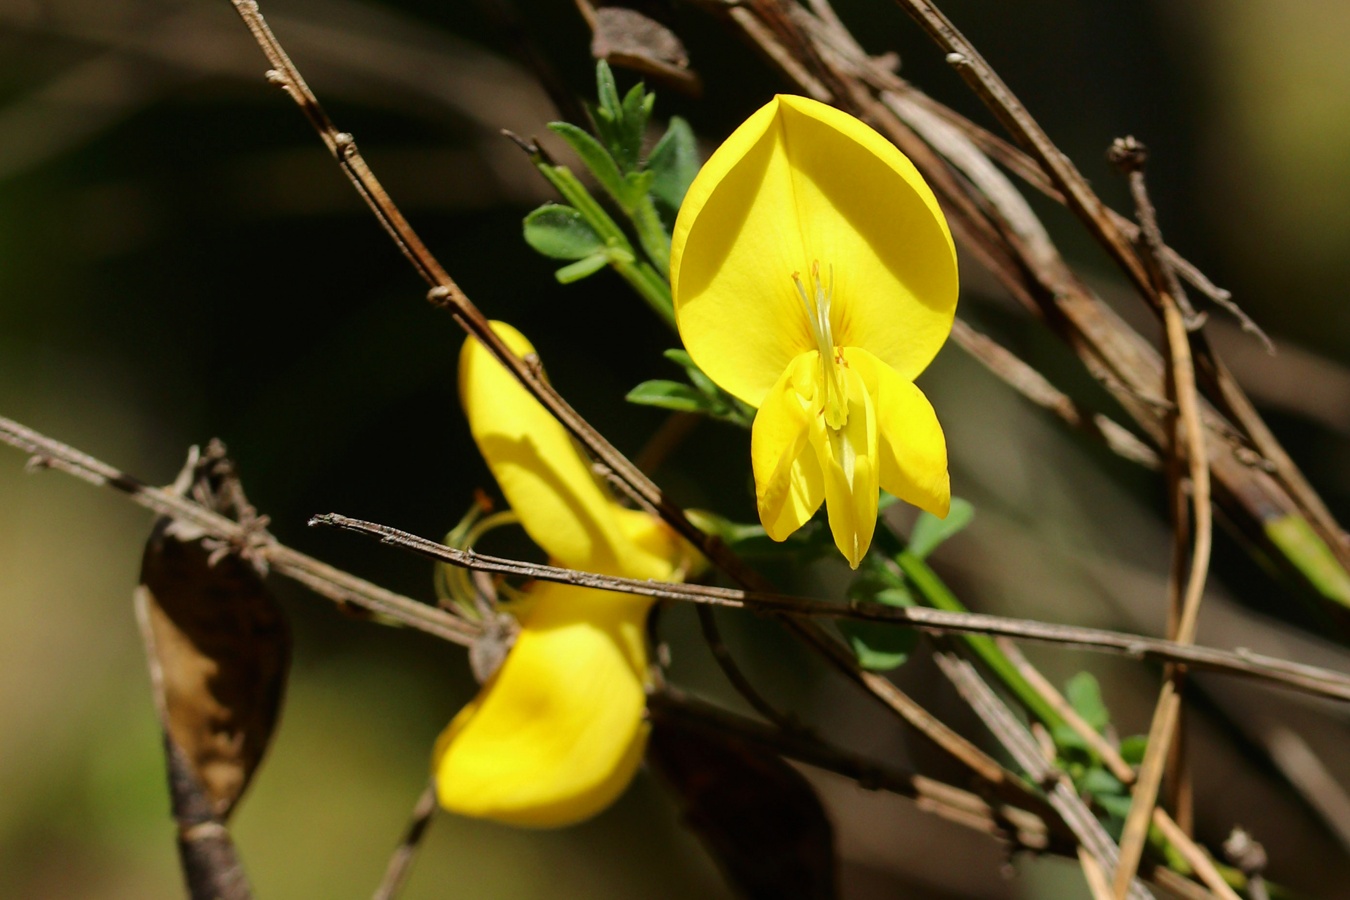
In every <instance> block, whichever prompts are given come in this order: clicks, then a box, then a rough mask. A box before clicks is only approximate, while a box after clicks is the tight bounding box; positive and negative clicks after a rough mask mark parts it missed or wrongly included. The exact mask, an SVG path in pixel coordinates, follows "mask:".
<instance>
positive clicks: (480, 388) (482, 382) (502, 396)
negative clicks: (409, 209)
mask: <svg viewBox="0 0 1350 900" xmlns="http://www.w3.org/2000/svg"><path fill="white" fill-rule="evenodd" d="M492 327H493V330H494V331H496V332H497V334H498V335H499V336H500V337H501V338H502V340H504V341H505V342H506V344H507V345H508V346H509V347H510V348H511V349H512V350H513V351H515V352H516V353H517V354H519V355H520V356H526V355H528V354H531V353H533V352H534V347H532V346H531V345H530V342H529V341H528V340H526V339H525V337H524V336H523V335H522V334H521V333H520V332H519V331H517V330H516V329H514V328H512V327H511V326H510V325H507V324H506V323H505V322H493V323H492ZM459 395H460V402H461V403H462V404H463V406H464V413H465V415H466V416H467V417H468V420H469V430H470V431H471V432H472V433H473V439H474V441H475V442H477V444H478V449H479V451H480V452H481V453H482V454H483V459H485V460H486V461H487V464H488V468H489V469H491V470H492V475H493V477H494V478H496V479H497V484H498V485H499V486H500V487H501V489H502V494H503V495H504V496H505V497H506V502H507V503H508V504H509V505H510V506H511V508H512V509H513V510H515V512H516V514H517V515H518V516H520V524H521V527H523V528H524V529H525V531H526V533H527V534H529V536H530V537H531V538H532V539H533V540H534V542H535V543H536V544H538V545H539V546H540V547H543V548H544V550H545V551H546V552H547V553H548V555H549V556H551V557H552V558H554V559H556V560H557V561H558V562H559V563H561V564H562V565H565V566H571V567H573V568H578V569H587V570H590V571H598V572H603V573H606V574H618V573H622V574H624V575H627V576H629V577H632V578H663V577H665V576H666V575H667V574H668V573H669V572H670V567H671V564H670V561H669V560H668V559H666V558H663V557H661V556H660V555H657V554H653V553H651V552H650V551H649V550H647V549H645V548H644V547H641V546H637V545H634V544H632V543H631V542H630V541H628V540H627V539H626V538H625V537H624V535H623V533H622V531H621V529H620V528H619V527H618V524H617V522H616V521H615V513H616V511H618V510H620V509H622V508H621V507H619V506H618V505H617V504H616V503H615V502H614V499H613V498H612V497H610V496H609V493H608V492H607V491H605V490H604V489H603V488H602V487H601V486H600V485H599V484H598V483H597V482H596V480H595V478H594V477H593V476H592V475H591V469H590V465H589V464H588V463H587V461H586V460H585V459H584V458H583V457H582V456H581V454H580V453H579V452H578V451H577V449H576V447H575V445H574V444H573V443H572V438H571V436H570V435H569V434H568V433H567V431H566V430H565V429H564V428H563V427H562V425H560V424H558V421H557V420H556V419H554V418H553V416H551V415H550V414H549V412H548V410H546V409H544V407H543V406H542V405H540V403H539V401H537V400H535V399H534V398H533V397H532V396H530V394H529V392H528V391H526V390H525V388H523V387H521V385H520V384H519V382H517V381H516V379H515V378H514V377H512V375H511V374H510V373H509V372H507V371H506V369H505V368H504V367H503V366H502V365H501V363H499V362H498V361H497V360H496V359H494V358H493V357H492V355H491V354H490V353H489V352H488V351H487V349H486V348H485V347H484V346H483V345H482V344H480V343H479V342H478V341H477V340H476V339H474V338H470V339H469V340H467V341H466V342H465V344H464V349H463V350H462V351H461V352H460V357H459Z"/></svg>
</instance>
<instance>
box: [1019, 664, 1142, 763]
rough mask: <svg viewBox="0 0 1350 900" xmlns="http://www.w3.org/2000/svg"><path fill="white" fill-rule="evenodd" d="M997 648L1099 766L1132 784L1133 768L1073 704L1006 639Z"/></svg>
mask: <svg viewBox="0 0 1350 900" xmlns="http://www.w3.org/2000/svg"><path fill="white" fill-rule="evenodd" d="M998 647H999V649H1000V650H1002V651H1003V655H1004V656H1006V657H1008V661H1009V662H1011V663H1012V664H1013V665H1014V666H1016V667H1017V671H1019V672H1021V673H1022V677H1023V678H1025V679H1026V680H1027V683H1028V684H1030V685H1031V686H1032V687H1033V688H1035V689H1036V691H1037V692H1038V693H1039V694H1040V695H1041V696H1042V697H1044V698H1045V699H1046V701H1047V702H1048V703H1049V704H1050V706H1051V707H1053V708H1054V710H1055V711H1056V712H1057V713H1059V714H1060V716H1061V717H1063V719H1064V722H1065V724H1067V725H1068V726H1069V727H1070V728H1072V729H1073V730H1074V732H1075V733H1076V734H1077V735H1078V736H1079V737H1081V738H1082V739H1083V741H1084V743H1086V744H1087V745H1088V747H1089V748H1091V749H1092V751H1093V752H1094V753H1096V754H1097V755H1098V756H1100V757H1101V759H1102V762H1104V763H1106V767H1107V768H1108V769H1110V770H1111V774H1112V775H1114V776H1116V779H1117V780H1119V781H1120V782H1121V784H1133V783H1134V768H1133V767H1131V766H1130V764H1129V763H1127V762H1126V761H1125V760H1124V759H1123V758H1122V757H1121V755H1120V751H1118V750H1117V749H1116V747H1115V745H1114V744H1112V743H1111V742H1110V741H1108V740H1107V739H1106V738H1104V737H1102V735H1101V732H1099V731H1097V729H1095V728H1093V727H1092V726H1091V725H1089V724H1088V722H1087V721H1086V720H1085V719H1084V718H1083V717H1082V716H1080V715H1079V714H1078V710H1076V709H1074V708H1073V704H1072V703H1070V702H1069V701H1068V700H1066V699H1065V697H1064V695H1063V694H1061V693H1060V692H1059V691H1058V690H1057V689H1056V688H1055V686H1054V685H1053V684H1051V683H1050V680H1049V679H1048V678H1046V677H1045V676H1044V675H1042V674H1041V673H1040V670H1039V669H1037V668H1036V667H1035V666H1033V665H1032V664H1031V661H1030V660H1028V659H1027V658H1026V657H1025V656H1023V655H1022V651H1021V650H1019V649H1018V648H1017V645H1016V644H1014V643H1013V642H1012V641H1011V640H1009V639H1008V638H999V639H998Z"/></svg>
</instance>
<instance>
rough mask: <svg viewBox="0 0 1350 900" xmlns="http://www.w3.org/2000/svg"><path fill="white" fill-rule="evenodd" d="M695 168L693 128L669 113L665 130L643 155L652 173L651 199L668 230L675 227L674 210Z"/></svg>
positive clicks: (695, 173)
mask: <svg viewBox="0 0 1350 900" xmlns="http://www.w3.org/2000/svg"><path fill="white" fill-rule="evenodd" d="M698 170H699V158H698V142H697V141H696V140H694V130H693V129H692V128H690V127H689V123H688V122H686V121H685V120H684V119H681V118H680V117H679V116H672V117H671V119H670V126H669V127H668V128H666V133H665V134H664V135H662V137H661V140H659V141H657V143H656V146H655V147H653V148H652V152H651V155H650V156H648V157H647V171H649V172H651V173H652V175H653V178H652V186H651V195H652V199H653V200H654V201H655V202H656V211H657V212H658V213H659V214H660V216H661V221H662V222H663V223H664V224H665V226H666V229H667V230H668V231H669V230H671V229H673V228H674V227H675V214H676V213H678V212H679V210H680V204H681V203H683V202H684V195H685V194H686V193H687V192H688V191H689V185H691V184H693V182H694V176H695V175H697V174H698Z"/></svg>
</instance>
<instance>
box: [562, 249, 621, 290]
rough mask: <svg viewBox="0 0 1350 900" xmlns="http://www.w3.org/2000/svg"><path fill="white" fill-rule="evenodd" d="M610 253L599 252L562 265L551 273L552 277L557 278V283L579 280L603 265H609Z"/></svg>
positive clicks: (598, 269)
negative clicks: (567, 264)
mask: <svg viewBox="0 0 1350 900" xmlns="http://www.w3.org/2000/svg"><path fill="white" fill-rule="evenodd" d="M609 260H610V255H609V254H608V253H607V252H603V251H602V252H600V253H596V254H593V255H591V256H588V257H586V258H585V259H579V260H577V261H576V262H574V263H572V264H571V265H570V266H563V267H562V268H561V269H559V270H558V271H556V272H554V273H553V277H554V278H556V279H558V283H559V284H571V283H572V282H574V281H580V280H581V279H583V278H585V277H586V276H587V275H594V274H595V273H596V272H599V271H600V270H601V269H603V268H604V267H605V266H607V265H609Z"/></svg>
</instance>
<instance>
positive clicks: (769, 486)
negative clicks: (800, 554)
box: [750, 350, 825, 541]
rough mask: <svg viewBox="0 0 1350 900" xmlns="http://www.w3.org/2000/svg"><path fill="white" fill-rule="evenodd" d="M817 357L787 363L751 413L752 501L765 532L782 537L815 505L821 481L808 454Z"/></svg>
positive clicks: (821, 495)
mask: <svg viewBox="0 0 1350 900" xmlns="http://www.w3.org/2000/svg"><path fill="white" fill-rule="evenodd" d="M819 370H820V355H819V354H817V353H816V352H815V351H814V350H813V351H811V352H809V353H803V354H801V355H800V356H798V357H797V358H796V359H794V360H793V361H792V363H791V364H790V365H788V367H787V368H786V369H785V370H784V371H783V374H782V376H781V377H780V378H779V379H778V381H777V382H776V383H775V384H774V386H773V389H772V390H770V391H769V393H768V395H767V396H766V397H765V398H764V402H763V403H762V404H761V405H760V407H759V412H758V413H756V415H755V423H754V427H753V429H752V431H751V433H750V461H751V463H752V464H753V467H754V471H755V499H756V501H757V504H758V506H759V519H760V522H761V524H763V526H764V530H765V532H766V533H767V534H768V535H769V537H771V538H773V539H774V540H775V541H782V540H786V539H787V537H788V535H790V534H792V532H794V531H796V530H797V529H798V528H801V527H802V526H803V525H805V524H806V522H807V521H808V520H809V519H810V518H811V516H813V515H815V512H816V510H818V509H820V504H821V502H822V501H823V500H824V499H825V484H824V481H823V480H822V478H821V471H820V465H819V463H818V462H817V460H816V456H815V454H814V453H812V452H811V448H810V445H809V436H810V432H811V428H812V426H813V424H814V423H815V422H817V421H818V420H819V419H820V409H821V404H820V400H819V397H820V394H821V391H822V390H823V389H824V386H823V385H820V384H818V383H817V380H818V378H817V375H816V373H817V372H819Z"/></svg>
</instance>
